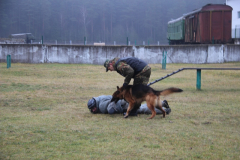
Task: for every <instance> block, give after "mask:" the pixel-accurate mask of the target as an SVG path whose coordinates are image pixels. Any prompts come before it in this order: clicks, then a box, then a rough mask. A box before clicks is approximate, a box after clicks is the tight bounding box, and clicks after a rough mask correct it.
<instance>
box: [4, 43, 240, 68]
mask: <svg viewBox="0 0 240 160" xmlns="http://www.w3.org/2000/svg"><path fill="white" fill-rule="evenodd" d="M163 51H167V63H195V64H201V63H224V62H239V61H240V45H174V46H168V45H167V46H136V47H135V46H88V45H86V46H79V45H78V46H74V45H39V44H36V45H34V44H0V62H6V57H7V55H8V54H10V55H11V59H12V62H13V63H15V62H18V63H85V64H98V65H102V64H103V63H104V61H105V60H106V59H113V58H114V57H127V56H133V57H137V58H140V59H143V60H145V61H146V62H148V63H150V64H156V63H162V53H163Z"/></svg>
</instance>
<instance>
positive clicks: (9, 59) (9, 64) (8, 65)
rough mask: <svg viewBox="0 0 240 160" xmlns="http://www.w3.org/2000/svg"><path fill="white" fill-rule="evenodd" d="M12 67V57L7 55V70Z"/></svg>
mask: <svg viewBox="0 0 240 160" xmlns="http://www.w3.org/2000/svg"><path fill="white" fill-rule="evenodd" d="M10 67H11V55H9V54H8V55H7V68H10Z"/></svg>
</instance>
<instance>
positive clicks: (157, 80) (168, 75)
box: [148, 68, 240, 86]
mask: <svg viewBox="0 0 240 160" xmlns="http://www.w3.org/2000/svg"><path fill="white" fill-rule="evenodd" d="M183 70H240V68H181V69H179V70H177V71H175V72H172V73H170V74H167V75H166V76H164V77H162V78H159V79H156V80H155V81H153V82H151V83H148V86H150V85H152V84H154V83H156V82H159V81H161V80H163V79H165V78H168V77H170V76H172V75H174V74H176V73H178V72H181V71H183Z"/></svg>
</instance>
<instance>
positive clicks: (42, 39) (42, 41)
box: [42, 36, 43, 44]
mask: <svg viewBox="0 0 240 160" xmlns="http://www.w3.org/2000/svg"><path fill="white" fill-rule="evenodd" d="M42 44H43V36H42Z"/></svg>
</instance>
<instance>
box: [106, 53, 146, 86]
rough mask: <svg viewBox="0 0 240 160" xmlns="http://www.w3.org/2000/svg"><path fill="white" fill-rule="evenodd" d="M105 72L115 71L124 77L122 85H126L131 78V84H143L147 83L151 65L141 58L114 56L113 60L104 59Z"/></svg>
mask: <svg viewBox="0 0 240 160" xmlns="http://www.w3.org/2000/svg"><path fill="white" fill-rule="evenodd" d="M104 67H105V68H106V72H107V71H108V70H110V71H117V72H118V73H119V74H120V75H122V76H123V77H125V80H124V83H123V87H126V86H127V85H128V84H129V83H130V81H131V79H132V78H133V79H134V81H133V85H135V84H144V85H147V83H148V81H149V78H150V75H151V67H150V66H149V65H148V64H147V63H146V62H144V61H143V60H141V59H138V58H135V57H124V58H117V57H116V58H114V59H113V60H108V59H107V60H106V61H105V63H104Z"/></svg>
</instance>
